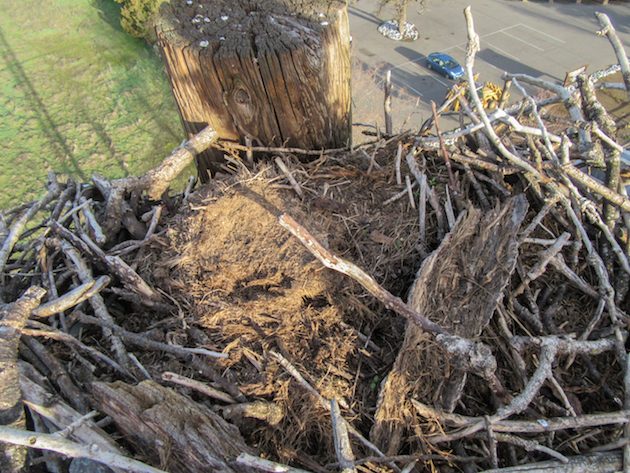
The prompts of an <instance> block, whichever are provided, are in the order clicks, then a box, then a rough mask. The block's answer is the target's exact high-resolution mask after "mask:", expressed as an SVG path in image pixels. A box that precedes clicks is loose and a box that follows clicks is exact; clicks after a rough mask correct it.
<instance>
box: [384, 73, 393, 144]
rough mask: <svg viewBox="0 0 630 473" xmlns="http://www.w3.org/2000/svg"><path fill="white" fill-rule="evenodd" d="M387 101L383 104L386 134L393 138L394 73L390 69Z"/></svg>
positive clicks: (387, 79)
mask: <svg viewBox="0 0 630 473" xmlns="http://www.w3.org/2000/svg"><path fill="white" fill-rule="evenodd" d="M384 89H385V99H384V102H383V108H384V111H385V134H386V135H387V136H391V134H392V129H393V126H392V71H391V69H389V70H388V71H387V74H386V75H385V84H384Z"/></svg>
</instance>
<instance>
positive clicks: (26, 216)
mask: <svg viewBox="0 0 630 473" xmlns="http://www.w3.org/2000/svg"><path fill="white" fill-rule="evenodd" d="M60 192H61V189H60V188H59V184H57V180H56V177H55V176H54V175H50V176H49V189H48V192H47V193H46V195H45V196H44V197H43V198H42V199H41V200H38V201H37V202H35V203H34V204H33V205H31V206H30V207H29V208H28V210H26V211H25V212H24V213H23V214H22V215H21V216H20V218H19V219H17V220H16V221H15V223H13V225H11V228H10V229H9V233H8V234H7V236H6V238H5V239H4V241H3V242H2V245H1V246H0V276H1V275H2V274H3V273H4V270H5V265H6V264H7V261H8V260H9V256H11V252H12V251H13V247H14V246H15V244H16V243H17V242H18V240H19V239H20V236H21V235H22V233H23V232H24V227H26V224H27V223H28V222H29V220H31V219H32V218H33V217H34V216H35V214H37V212H39V211H40V210H41V209H42V208H44V207H45V206H46V205H48V204H49V203H50V202H51V201H52V200H53V199H54V198H55V197H57V196H58V195H59V194H60Z"/></svg>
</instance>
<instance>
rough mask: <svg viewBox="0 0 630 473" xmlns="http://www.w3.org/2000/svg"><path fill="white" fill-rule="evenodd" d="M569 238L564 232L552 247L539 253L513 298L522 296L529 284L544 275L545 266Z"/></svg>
mask: <svg viewBox="0 0 630 473" xmlns="http://www.w3.org/2000/svg"><path fill="white" fill-rule="evenodd" d="M570 238H571V235H570V234H569V233H567V232H564V233H563V234H562V235H560V236H559V237H558V238H557V239H556V241H555V242H554V244H553V245H551V246H550V247H549V248H547V249H546V250H545V251H543V252H542V253H540V256H539V257H538V258H537V263H536V265H535V266H534V267H533V268H531V269H530V270H529V271H528V272H527V274H526V275H525V278H524V279H523V281H521V284H520V285H519V286H518V287H517V288H516V289H515V290H514V292H513V293H512V296H513V297H517V296H519V295H520V294H522V293H523V291H525V288H526V287H527V286H528V285H529V283H531V282H532V281H535V280H536V279H538V278H539V277H540V276H542V275H543V274H544V273H545V270H546V269H547V265H548V264H549V263H550V262H551V260H552V259H554V258H555V257H556V255H557V254H558V253H560V252H561V251H562V248H564V247H565V246H566V245H567V244H568V243H569V239H570Z"/></svg>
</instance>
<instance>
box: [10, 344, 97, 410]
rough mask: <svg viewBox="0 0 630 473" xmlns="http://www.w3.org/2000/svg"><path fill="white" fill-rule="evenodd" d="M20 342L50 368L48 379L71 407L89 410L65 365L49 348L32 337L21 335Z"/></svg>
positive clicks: (83, 396)
mask: <svg viewBox="0 0 630 473" xmlns="http://www.w3.org/2000/svg"><path fill="white" fill-rule="evenodd" d="M22 342H23V343H24V344H25V345H26V346H27V347H28V348H29V349H30V350H31V351H32V352H33V353H34V354H35V355H36V356H37V358H39V360H40V361H41V362H42V363H43V364H44V365H45V366H46V367H47V368H48V369H49V370H50V375H49V376H48V377H49V379H50V380H51V381H52V382H53V383H55V384H56V385H57V386H58V387H59V390H60V391H61V393H62V394H63V397H64V399H66V401H68V402H69V403H70V404H71V405H72V407H74V408H75V409H76V410H78V411H79V412H81V413H82V414H84V413H86V412H88V411H89V407H88V406H89V405H88V402H87V400H86V398H85V395H84V394H83V392H82V391H81V390H79V388H78V387H77V385H76V384H75V383H74V381H73V380H72V378H71V377H70V375H69V373H68V371H67V370H66V368H65V366H64V365H63V364H62V363H61V361H59V360H58V359H57V357H55V356H54V355H53V354H52V353H51V352H50V350H48V349H47V348H46V347H45V346H44V345H42V344H41V343H40V342H39V341H38V340H36V339H35V338H33V337H26V336H25V337H23V338H22Z"/></svg>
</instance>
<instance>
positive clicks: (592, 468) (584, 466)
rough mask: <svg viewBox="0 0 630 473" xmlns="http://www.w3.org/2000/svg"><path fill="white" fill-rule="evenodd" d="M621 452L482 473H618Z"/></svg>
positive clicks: (568, 458)
mask: <svg viewBox="0 0 630 473" xmlns="http://www.w3.org/2000/svg"><path fill="white" fill-rule="evenodd" d="M621 467H622V465H621V454H620V453H619V452H609V453H598V454H594V455H583V456H576V457H567V462H566V463H561V462H557V461H546V462H539V463H529V464H527V465H519V466H511V467H507V468H497V469H493V470H484V471H483V472H481V473H584V472H586V471H588V472H589V473H617V472H619V471H620V470H621Z"/></svg>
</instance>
